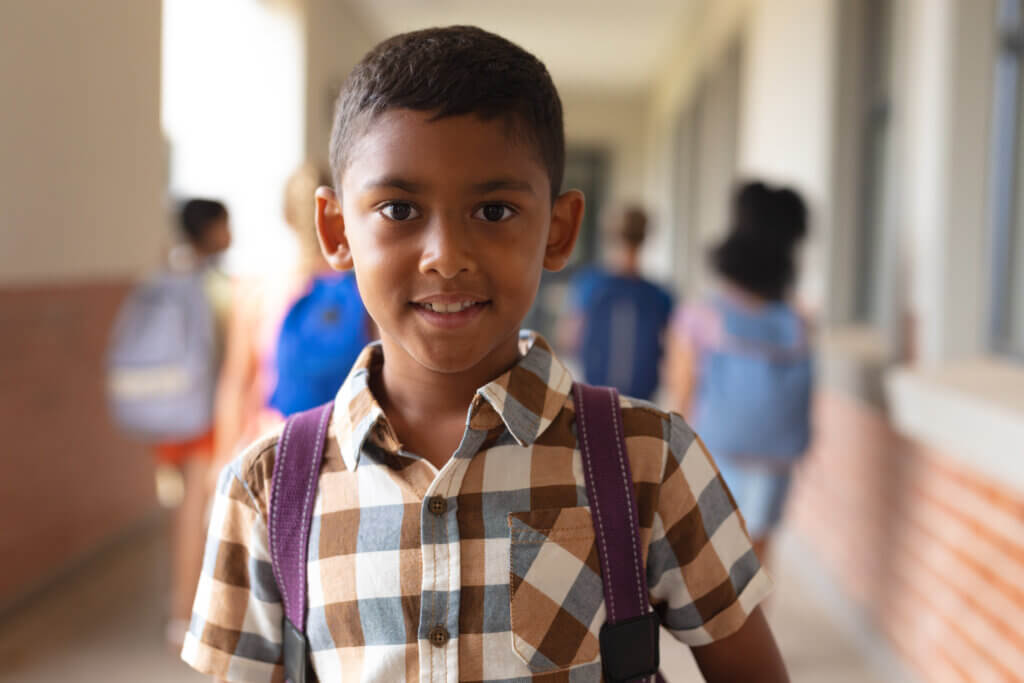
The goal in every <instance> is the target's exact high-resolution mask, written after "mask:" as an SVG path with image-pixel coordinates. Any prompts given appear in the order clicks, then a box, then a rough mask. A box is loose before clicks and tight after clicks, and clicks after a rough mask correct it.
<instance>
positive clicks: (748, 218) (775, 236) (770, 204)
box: [711, 181, 807, 301]
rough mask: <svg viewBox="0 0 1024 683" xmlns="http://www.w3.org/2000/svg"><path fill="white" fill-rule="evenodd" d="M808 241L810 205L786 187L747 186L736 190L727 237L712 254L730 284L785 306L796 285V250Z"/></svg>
mask: <svg viewBox="0 0 1024 683" xmlns="http://www.w3.org/2000/svg"><path fill="white" fill-rule="evenodd" d="M806 235H807V205H806V204H805V203H804V200H803V198H801V197H800V195H799V194H798V193H797V192H795V191H794V190H792V189H790V188H788V187H778V188H776V187H770V186H768V185H766V184H765V183H763V182H759V181H754V182H748V183H745V184H743V185H741V186H739V188H738V189H737V190H736V194H735V197H734V200H733V206H732V225H731V226H730V230H729V233H728V235H726V237H725V239H724V240H723V241H722V242H721V243H720V244H718V245H717V246H716V247H715V248H714V249H713V250H712V251H711V263H712V265H713V266H714V268H715V270H716V271H718V273H719V274H720V275H722V276H723V277H724V278H725V279H726V280H729V281H730V282H732V283H734V284H736V285H738V286H740V287H741V288H742V289H745V290H747V291H748V292H751V293H753V294H756V295H758V296H760V297H762V298H764V299H768V300H770V301H781V300H782V299H784V298H785V297H786V295H787V294H788V291H789V288H790V287H791V286H792V285H793V282H794V280H796V274H797V272H796V256H795V251H796V247H797V245H799V244H800V242H801V241H802V240H803V239H804V237H805V236H806Z"/></svg>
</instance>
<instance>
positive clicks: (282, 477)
mask: <svg viewBox="0 0 1024 683" xmlns="http://www.w3.org/2000/svg"><path fill="white" fill-rule="evenodd" d="M333 407H334V404H333V402H332V403H325V404H324V405H322V406H320V407H318V408H313V409H311V410H307V411H305V412H302V413H297V414H295V415H293V416H291V417H290V418H288V421H287V422H285V426H284V431H283V432H282V434H281V439H280V440H279V441H278V444H277V454H276V457H275V458H274V473H273V481H272V483H271V490H270V511H269V514H268V516H269V518H270V519H269V520H268V524H267V536H268V543H269V545H270V562H271V565H272V566H273V569H274V579H275V580H276V581H277V586H278V589H279V590H280V591H281V600H282V602H283V603H284V623H283V649H284V670H285V676H286V678H287V679H288V681H290V683H310V681H314V680H316V679H315V676H314V675H313V672H312V667H311V662H310V658H309V641H308V640H307V639H306V635H305V628H306V557H307V552H308V547H309V527H310V524H311V522H312V520H313V503H314V502H315V500H316V487H317V481H318V480H319V478H320V464H321V462H322V461H323V454H324V445H325V444H326V442H327V425H328V424H329V423H330V420H331V410H332V408H333Z"/></svg>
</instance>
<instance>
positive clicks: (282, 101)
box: [162, 0, 312, 273]
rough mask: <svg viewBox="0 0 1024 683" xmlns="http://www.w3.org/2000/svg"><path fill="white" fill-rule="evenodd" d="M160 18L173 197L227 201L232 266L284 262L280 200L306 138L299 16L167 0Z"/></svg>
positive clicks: (288, 9)
mask: <svg viewBox="0 0 1024 683" xmlns="http://www.w3.org/2000/svg"><path fill="white" fill-rule="evenodd" d="M163 18H164V21H163V93H162V94H163V99H162V119H163V127H164V131H165V133H166V135H167V137H168V142H169V145H170V169H169V176H170V192H171V194H172V196H174V197H177V198H182V197H188V196H206V197H213V198H218V199H221V200H222V201H224V202H225V203H226V204H227V205H228V208H229V210H230V212H231V220H232V227H233V229H234V244H233V245H232V248H231V250H230V252H229V253H228V255H227V262H226V265H227V267H228V269H229V270H232V271H235V272H246V273H251V272H254V271H257V270H262V269H265V268H268V267H273V266H276V265H278V264H280V263H282V262H283V259H288V260H287V261H284V262H286V263H287V262H290V259H291V258H294V255H295V245H294V242H293V240H292V237H291V234H290V233H289V232H288V230H287V229H286V227H285V224H284V221H283V218H282V207H281V201H282V189H283V186H284V182H285V180H286V179H287V177H288V175H289V174H290V173H291V171H292V170H293V169H294V168H295V167H296V166H297V165H298V164H299V163H300V161H301V159H302V149H303V145H304V136H305V130H304V101H305V77H304V73H305V63H304V62H305V56H304V55H305V47H304V44H303V40H304V38H303V26H302V18H301V14H300V13H299V12H298V11H297V10H296V9H295V8H294V6H290V5H289V4H288V3H284V2H277V3H267V2H258V1H257V0H218V2H204V1H203V0H165V2H164V10H163ZM310 210H312V205H311V207H310Z"/></svg>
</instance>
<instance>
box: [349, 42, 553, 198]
mask: <svg viewBox="0 0 1024 683" xmlns="http://www.w3.org/2000/svg"><path fill="white" fill-rule="evenodd" d="M389 109H412V110H415V111H427V112H434V117H433V119H441V118H445V117H448V116H459V115H463V114H475V115H477V116H479V117H481V118H482V119H484V120H485V121H487V120H491V119H495V118H499V117H500V118H502V119H504V120H505V122H506V123H507V124H508V126H509V132H510V133H511V134H513V135H516V136H517V137H522V138H523V139H524V140H525V141H527V142H529V143H530V144H532V145H534V147H535V148H536V150H537V152H538V154H539V156H540V160H541V162H542V163H543V164H544V166H545V168H546V169H547V172H548V178H549V179H550V181H551V197H552V199H554V198H555V197H557V196H558V193H559V192H560V191H561V186H562V174H563V173H564V170H565V132H564V130H563V123H562V101H561V100H560V99H559V97H558V91H557V90H556V89H555V84H554V83H553V82H552V80H551V75H550V74H549V73H548V70H547V68H546V67H545V66H544V64H543V63H542V62H541V61H540V60H539V59H537V58H536V57H534V56H533V55H531V54H530V53H529V52H527V51H526V50H524V49H523V48H521V47H519V46H518V45H516V44H514V43H512V42H510V41H508V40H506V39H505V38H502V37H501V36H498V35H495V34H493V33H489V32H487V31H484V30H483V29H480V28H477V27H475V26H448V27H445V28H430V29H424V30H421V31H412V32H410V33H402V34H399V35H397V36H394V37H392V38H389V39H387V40H385V41H384V42H382V43H380V44H378V45H377V46H376V47H374V48H373V49H372V50H370V51H369V52H368V53H367V54H366V56H365V57H363V59H362V61H360V62H359V63H358V64H356V66H355V67H354V68H353V69H352V71H351V73H349V75H348V78H347V79H346V80H345V83H344V85H343V86H342V88H341V93H340V94H339V95H338V100H337V104H336V106H335V113H334V128H333V130H332V132H331V149H330V154H331V172H332V175H333V178H334V183H335V185H336V186H339V185H340V184H341V176H342V174H343V172H344V170H345V165H346V164H347V162H348V154H349V152H350V150H351V148H352V144H353V142H354V141H355V140H356V138H357V137H358V136H359V134H360V133H361V132H362V131H363V130H364V128H363V127H364V126H366V125H368V124H369V123H370V122H372V121H373V119H374V118H375V117H377V116H379V115H380V114H382V113H384V112H385V111H387V110H389Z"/></svg>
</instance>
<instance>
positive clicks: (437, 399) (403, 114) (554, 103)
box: [182, 26, 786, 683]
mask: <svg viewBox="0 0 1024 683" xmlns="http://www.w3.org/2000/svg"><path fill="white" fill-rule="evenodd" d="M331 163H332V169H333V188H332V187H321V188H320V189H319V190H318V191H317V194H316V216H317V227H318V230H319V235H320V241H321V245H322V249H323V252H324V254H325V256H326V258H327V260H328V262H329V263H330V264H331V266H332V267H334V268H336V269H338V270H349V269H354V270H355V273H356V278H357V280H358V283H359V291H360V293H361V294H362V296H363V301H364V302H365V304H366V308H367V310H368V311H369V312H370V314H371V315H372V316H373V319H374V321H375V322H376V324H377V327H378V329H379V330H380V342H379V343H374V344H370V345H369V346H367V348H366V349H365V350H364V351H363V353H362V355H361V356H360V360H359V361H357V363H356V365H355V367H354V368H353V370H352V372H351V374H349V376H348V379H346V380H345V383H344V385H343V386H342V388H341V390H340V391H339V392H338V395H337V398H336V400H335V401H334V402H333V403H329V404H326V405H325V406H324V407H323V409H321V410H318V411H315V412H313V413H310V414H306V417H307V418H308V417H313V418H315V419H316V420H317V424H318V425H319V431H318V434H319V435H320V437H322V438H326V441H325V443H324V445H325V448H324V449H323V450H320V449H317V450H318V451H319V452H315V453H313V454H314V455H315V456H316V458H315V459H314V458H313V457H308V458H307V461H309V462H312V463H313V464H314V465H315V466H316V467H315V468H313V469H310V471H309V473H308V474H309V476H310V478H309V479H307V480H306V481H305V482H304V485H305V488H304V490H303V491H302V492H299V493H298V495H295V494H296V493H297V492H296V491H295V490H294V489H291V488H289V489H287V491H286V494H285V495H284V496H283V497H284V498H285V499H286V501H287V500H291V501H293V502H302V501H303V500H304V501H306V502H307V503H308V505H309V507H306V508H304V509H305V510H306V511H307V512H310V513H311V515H312V518H311V525H310V526H306V527H304V528H302V529H296V531H297V533H296V534H291V535H289V534H286V535H285V536H284V537H282V536H279V535H277V533H278V531H279V530H280V529H281V525H282V523H283V524H287V523H288V519H287V518H289V517H291V518H295V517H298V515H297V514H296V515H290V514H289V513H288V512H287V511H285V512H284V513H282V514H278V513H280V512H281V510H282V508H281V507H280V505H281V504H282V503H281V502H280V501H281V498H279V497H278V495H279V491H278V488H277V487H278V484H279V482H282V481H284V480H285V479H289V478H290V477H291V475H294V474H296V473H297V472H301V473H304V474H305V473H306V472H305V470H304V469H302V468H301V466H300V465H296V463H300V464H301V462H302V460H301V457H302V456H301V454H297V455H298V456H299V457H298V458H292V459H287V458H285V457H283V456H282V455H281V453H282V452H287V451H288V449H289V448H290V447H291V448H295V447H296V444H297V443H301V442H304V441H305V436H308V434H306V433H305V432H303V434H302V435H299V436H297V437H296V439H295V440H294V441H289V438H288V435H290V434H292V433H293V432H292V431H288V432H283V429H279V430H276V431H275V432H274V433H272V434H269V435H267V436H266V437H265V438H262V439H260V440H259V441H257V442H255V443H254V444H252V445H251V446H250V447H249V448H248V449H247V450H246V451H245V452H244V453H243V454H242V455H240V456H239V457H238V458H236V459H235V460H233V461H232V462H231V463H230V464H229V465H228V467H227V468H225V470H224V471H223V473H222V475H221V478H220V481H219V482H218V490H217V497H216V500H215V503H214V508H213V514H212V522H211V525H210V531H209V540H208V544H207V549H208V550H207V553H208V555H207V557H208V558H209V559H208V561H207V562H206V563H205V565H204V566H205V568H206V571H205V572H204V575H203V577H202V579H201V583H200V590H199V592H198V596H197V599H196V603H195V609H194V613H193V620H192V622H191V627H190V629H189V634H188V636H187V637H186V641H185V647H184V649H183V651H182V657H183V659H185V661H187V662H188V663H189V664H191V665H192V666H193V667H195V668H196V669H198V670H200V671H202V672H204V673H207V674H209V675H212V676H216V677H221V678H226V679H229V680H232V681H271V680H274V681H280V680H282V679H283V678H284V676H285V666H286V663H285V652H286V651H287V652H288V653H289V655H288V666H289V669H290V670H291V671H293V672H296V673H295V675H294V676H293V677H292V680H296V679H299V680H312V679H313V678H314V677H315V678H316V679H317V680H321V681H339V680H345V681H347V680H360V681H367V682H369V681H380V682H382V683H384V682H387V683H394V682H395V681H408V682H410V683H411V682H413V681H457V680H467V681H468V680H472V681H492V682H497V681H510V680H516V681H530V680H534V681H541V680H543V681H555V680H560V681H578V682H580V683H586V682H593V683H597V682H598V681H601V680H603V679H604V671H603V665H604V661H605V660H604V655H603V654H602V652H604V651H605V648H604V646H603V645H600V646H599V642H598V640H599V637H600V638H601V639H604V638H603V636H602V635H601V633H602V628H603V625H605V624H606V619H605V617H606V615H607V614H608V613H609V612H608V611H606V607H607V604H606V599H605V593H604V592H603V590H602V578H601V574H602V569H601V567H600V566H599V564H598V553H599V550H598V547H599V546H598V540H597V532H596V531H595V529H594V517H593V516H592V514H591V506H592V505H593V506H596V505H597V504H598V502H597V501H595V500H590V499H589V498H588V496H587V494H586V493H584V492H585V491H587V484H586V482H585V481H584V476H583V470H582V467H583V466H582V461H581V455H580V450H579V443H580V442H579V441H578V440H577V434H576V425H577V416H576V412H575V408H574V406H575V403H574V400H573V380H572V377H571V375H570V374H569V372H568V370H567V369H566V368H565V366H564V365H563V364H562V363H561V362H560V361H559V360H558V359H557V357H555V355H554V354H553V353H552V352H551V349H550V347H549V346H548V344H547V342H545V341H544V340H543V339H541V338H540V337H539V336H538V335H536V334H534V333H528V332H526V333H523V332H522V331H521V330H520V325H521V323H522V321H523V319H524V318H525V316H526V314H527V312H528V311H529V310H530V307H531V306H532V305H533V303H534V299H535V297H536V294H537V288H538V285H539V282H540V277H541V272H542V270H544V269H548V270H559V269H561V268H563V267H564V266H565V264H566V263H567V262H568V260H569V257H570V255H571V252H572V249H573V246H574V244H575V242H576V237H577V235H578V233H579V226H580V221H581V219H582V216H583V195H582V194H581V193H580V192H579V191H576V190H569V191H566V192H562V190H561V184H562V175H563V172H564V164H565V141H564V130H563V126H562V107H561V101H560V99H559V97H558V92H557V91H556V90H555V87H554V84H553V83H552V80H551V77H550V75H549V74H548V72H547V70H546V69H545V67H544V65H543V64H542V63H541V62H540V61H539V60H537V59H536V58H535V57H533V56H532V55H530V54H529V53H527V52H526V51H524V50H523V49H522V48H520V47H518V46H516V45H513V44H512V43H510V42H509V41H507V40H505V39H503V38H501V37H499V36H496V35H494V34H491V33H488V32H485V31H483V30H480V29H478V28H474V27H469V26H452V27H448V28H436V29H427V30H423V31H417V32H413V33H407V34H403V35H399V36H395V37H393V38H391V39H389V40H386V41H384V42H383V43H381V44H379V45H378V46H376V47H375V48H373V49H372V50H371V51H370V52H369V53H368V54H367V55H366V56H365V57H364V58H363V60H362V61H361V62H360V63H359V64H357V65H356V67H355V68H354V69H353V71H352V73H351V74H350V75H349V77H348V80H347V81H346V83H345V85H344V87H343V88H342V92H341V94H340V95H339V100H338V106H337V108H336V114H335V122H334V131H333V134H332V143H331ZM600 393H601V395H603V396H607V397H608V401H607V406H606V407H607V416H608V417H609V418H610V419H613V421H614V422H616V423H617V422H618V419H617V418H619V417H621V422H622V423H623V425H624V428H623V429H622V431H621V432H620V434H619V435H620V437H621V439H622V440H621V441H619V443H620V445H621V444H625V445H624V447H623V448H622V449H621V450H620V451H619V452H618V454H616V455H615V457H616V458H618V460H617V462H616V464H617V465H618V466H619V468H618V469H616V470H615V473H616V474H618V473H620V472H626V471H627V469H626V465H625V464H624V463H625V462H626V460H628V463H629V465H628V466H629V468H630V470H631V472H632V477H633V481H634V482H635V483H636V487H635V488H636V491H637V497H638V498H639V501H638V508H637V509H638V510H639V513H637V515H635V516H633V517H632V518H631V524H630V526H629V527H628V528H629V530H630V531H632V533H630V532H629V531H626V530H625V528H623V529H622V533H621V534H620V535H621V536H623V537H625V538H631V539H632V541H631V543H633V544H634V545H632V546H631V547H634V554H632V555H631V556H630V557H629V558H628V576H631V577H632V578H633V580H635V581H636V583H635V584H634V583H633V581H628V582H625V583H624V584H623V585H624V587H625V589H626V590H627V591H628V598H627V601H630V602H634V603H635V604H637V605H639V604H640V603H642V605H643V608H644V610H645V614H643V615H641V616H640V617H639V618H640V619H641V620H642V621H641V622H635V623H639V624H640V632H639V633H637V631H636V630H633V631H631V632H630V636H631V637H630V638H623V639H622V640H621V641H617V642H615V643H613V645H615V646H617V647H618V648H619V649H620V650H622V649H624V650H625V651H626V655H627V658H628V657H630V656H631V657H632V659H629V660H628V661H626V662H625V665H626V667H628V666H630V665H634V664H635V663H636V662H635V660H636V659H637V658H636V656H635V655H636V651H637V649H638V648H636V647H634V646H633V644H634V643H636V642H637V641H640V640H644V638H643V637H644V636H647V637H648V638H649V637H651V636H653V638H654V643H655V645H656V643H657V633H658V628H659V627H660V625H664V626H665V627H667V628H668V629H669V630H670V631H671V633H672V634H673V635H674V636H675V637H676V638H678V639H679V640H681V641H683V642H685V643H687V644H689V645H690V646H692V648H693V653H694V655H695V658H696V660H697V663H698V665H699V667H700V669H701V671H702V673H703V674H704V676H705V678H706V680H708V681H710V682H711V683H716V682H724V681H738V680H743V681H752V680H757V681H760V682H762V683H776V682H778V681H784V680H786V673H785V668H784V666H783V664H782V661H781V658H780V656H779V653H778V650H777V648H776V646H775V642H774V640H773V638H772V635H771V632H770V630H769V628H768V625H767V623H766V622H765V620H764V617H763V615H762V614H761V612H760V610H759V608H758V607H757V605H758V603H759V602H760V601H761V599H762V598H763V597H764V596H765V594H766V593H767V592H768V590H769V587H770V580H769V579H768V578H767V575H766V573H765V572H764V571H763V570H762V568H761V567H760V565H759V564H758V562H757V559H756V557H755V556H754V553H753V552H752V550H751V546H750V540H749V538H748V537H747V535H746V533H745V532H744V531H743V527H742V525H741V524H740V521H739V516H738V513H737V512H736V510H735V509H734V507H733V505H732V503H731V499H730V497H729V495H728V492H727V490H726V489H725V487H724V485H723V484H722V482H721V480H720V478H719V477H718V476H717V472H716V470H715V468H714V464H713V462H712V461H711V459H710V457H709V456H708V454H707V452H706V451H705V450H704V448H703V446H702V445H701V442H700V440H699V439H697V438H696V437H695V436H694V434H693V433H692V432H691V431H690V429H689V428H688V427H687V426H686V424H685V423H684V422H683V421H682V419H681V418H680V417H679V416H677V415H671V414H669V413H666V412H663V411H660V410H658V409H657V408H655V407H654V406H652V405H650V404H647V403H643V402H639V401H635V400H633V399H628V398H626V397H622V398H621V399H618V400H617V401H613V400H612V395H610V394H609V393H607V392H600ZM328 411H332V412H328ZM318 416H320V417H318ZM289 424H290V425H294V424H295V423H294V422H292V423H289ZM303 424H305V423H303ZM314 426H316V425H314ZM605 427H607V428H608V430H609V431H610V429H611V427H610V425H605ZM290 429H291V427H289V430H290ZM602 431H603V428H602ZM320 437H314V438H311V439H310V442H311V443H309V444H307V446H309V448H312V445H313V443H315V442H316V438H320ZM582 441H586V438H585V435H584V438H583V439H582ZM588 443H589V442H588ZM279 444H280V446H281V451H279V448H278V447H279ZM289 444H291V446H289ZM601 445H602V446H603V447H605V453H607V454H611V452H612V450H611V449H612V445H611V444H607V443H604V444H601ZM622 451H626V452H625V453H623V452H622ZM292 452H294V451H292ZM307 455H309V450H308V449H307ZM321 458H322V459H321ZM275 466H277V467H279V468H281V469H280V470H279V471H278V473H284V476H283V477H282V478H278V477H277V476H276V474H275ZM619 481H621V482H622V484H623V488H624V489H626V490H627V491H632V490H633V487H632V486H629V482H628V480H627V479H626V478H625V477H624V476H623V477H622V478H620V479H619ZM615 490H619V489H618V487H615ZM289 494H290V495H289ZM296 499H298V500H296ZM275 501H278V502H277V503H276V505H277V506H278V507H274V514H273V515H271V514H270V510H271V507H272V506H274V505H275ZM595 509H598V508H596V507H595ZM631 509H632V507H631ZM620 512H621V510H620ZM630 514H632V513H630ZM597 516H598V517H600V511H598V515H597ZM623 516H624V515H623ZM272 530H273V531H272ZM305 534H308V536H305ZM272 538H274V539H277V543H275V544H274V546H273V549H272V548H271V546H270V543H271V539H272ZM604 538H605V536H602V543H601V547H606V546H607V543H605V542H604V540H603V539H604ZM304 539H305V541H304ZM306 541H308V542H306ZM282 542H283V543H285V544H286V545H288V546H289V547H291V548H293V549H295V550H296V552H295V554H293V555H290V556H289V557H290V558H292V559H294V560H296V561H297V564H292V563H291V562H289V564H288V565H287V567H285V566H282V565H281V564H280V562H275V561H274V560H272V557H273V558H277V559H278V560H280V559H281V554H280V553H279V552H277V550H280V549H281V545H280V544H281V543H282ZM274 549H277V550H274ZM605 575H606V576H608V579H609V581H611V578H612V577H611V576H610V575H609V572H605ZM641 578H642V580H641ZM648 578H649V580H650V583H649V591H648V590H647V589H646V588H644V587H643V586H642V583H643V582H645V581H647V579H648ZM290 579H296V582H295V583H288V581H289V580H290ZM289 586H294V587H296V589H297V592H294V591H290V590H288V587H289ZM634 586H635V588H634ZM306 588H308V591H305V589H306ZM304 591H305V592H304ZM296 603H298V604H296ZM651 603H653V606H654V609H653V610H651ZM616 604H618V605H619V606H620V607H621V606H622V605H623V603H622V602H619V603H616V601H615V600H611V601H610V613H611V615H612V618H613V619H614V615H615V613H616V612H615V610H616ZM292 608H295V609H294V610H293V609H292ZM285 614H288V618H287V619H286V618H285V616H284V615H285ZM652 615H653V616H654V619H653V620H652V619H651V616H652ZM652 623H653V625H654V628H653V632H652V629H651V626H652ZM626 625H627V626H632V624H626ZM645 642H646V643H647V644H650V640H649V639H647V640H646V641H645ZM647 652H648V653H650V652H651V649H650V648H648V649H647ZM619 661H621V660H619ZM652 661H654V662H655V666H656V657H648V658H645V659H644V660H643V662H644V664H648V663H650V662H652ZM624 668H625V667H624ZM630 671H632V669H630ZM652 673H653V672H652ZM648 675H649V674H648ZM621 678H633V676H632V675H628V676H621Z"/></svg>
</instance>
